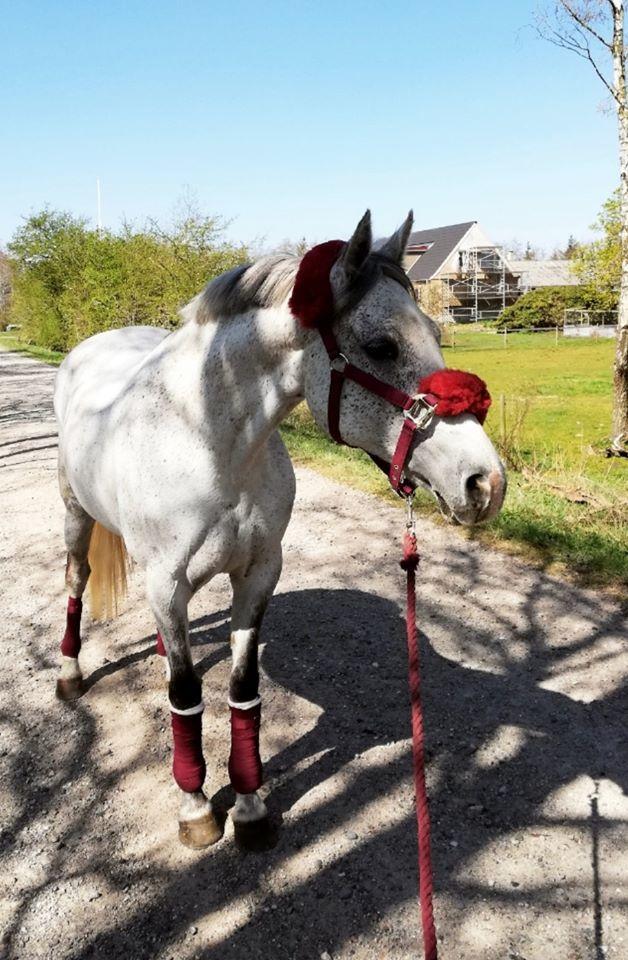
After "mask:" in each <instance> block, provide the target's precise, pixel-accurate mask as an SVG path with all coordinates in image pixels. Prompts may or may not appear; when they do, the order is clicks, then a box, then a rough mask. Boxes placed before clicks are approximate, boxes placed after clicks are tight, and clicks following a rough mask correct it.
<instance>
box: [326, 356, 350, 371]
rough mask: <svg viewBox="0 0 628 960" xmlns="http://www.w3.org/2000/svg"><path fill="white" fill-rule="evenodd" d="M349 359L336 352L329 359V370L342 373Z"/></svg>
mask: <svg viewBox="0 0 628 960" xmlns="http://www.w3.org/2000/svg"><path fill="white" fill-rule="evenodd" d="M348 363H349V361H348V360H347V358H346V357H345V355H344V353H337V354H336V356H335V357H332V358H331V360H330V361H329V367H330V369H331V370H336V371H337V373H344V372H345V367H346V366H347V364H348Z"/></svg>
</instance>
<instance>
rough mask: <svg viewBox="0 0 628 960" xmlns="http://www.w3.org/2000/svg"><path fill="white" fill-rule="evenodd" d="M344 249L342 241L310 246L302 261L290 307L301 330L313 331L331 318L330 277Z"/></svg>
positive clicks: (332, 300) (332, 301) (332, 303)
mask: <svg viewBox="0 0 628 960" xmlns="http://www.w3.org/2000/svg"><path fill="white" fill-rule="evenodd" d="M344 246H345V242H344V240H328V241H327V242H326V243H319V244H318V245H317V246H316V247H312V249H311V250H308V252H307V253H306V254H305V256H304V257H303V259H302V260H301V264H300V266H299V272H298V273H297V278H296V280H295V281H294V287H293V289H292V296H291V297H290V302H289V307H290V309H291V310H292V313H293V314H294V316H295V317H296V318H297V320H300V322H301V324H302V325H303V326H304V327H308V328H309V329H311V330H315V329H316V328H317V327H319V326H320V325H321V324H322V323H326V322H327V323H328V322H329V321H330V320H331V318H332V316H333V313H334V298H333V294H332V291H331V283H330V282H329V274H330V272H331V268H332V267H333V265H334V264H335V262H336V260H337V259H338V257H339V256H340V254H341V252H342V249H343V247H344Z"/></svg>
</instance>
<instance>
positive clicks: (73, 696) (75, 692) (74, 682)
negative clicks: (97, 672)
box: [56, 677, 85, 702]
mask: <svg viewBox="0 0 628 960" xmlns="http://www.w3.org/2000/svg"><path fill="white" fill-rule="evenodd" d="M84 693H85V684H84V683H83V678H82V677H69V678H68V677H59V679H58V680H57V689H56V694H57V698H58V699H59V700H63V701H65V702H67V701H69V700H78V698H79V697H82V696H83V694H84Z"/></svg>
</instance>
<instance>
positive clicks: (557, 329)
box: [556, 324, 558, 346]
mask: <svg viewBox="0 0 628 960" xmlns="http://www.w3.org/2000/svg"><path fill="white" fill-rule="evenodd" d="M556 346H558V324H556Z"/></svg>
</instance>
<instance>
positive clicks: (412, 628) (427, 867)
mask: <svg viewBox="0 0 628 960" xmlns="http://www.w3.org/2000/svg"><path fill="white" fill-rule="evenodd" d="M408 506H409V511H410V516H411V509H412V507H411V501H408ZM419 559H420V557H419V554H418V550H417V542H416V535H415V533H414V529H413V526H412V521H411V520H410V523H409V525H408V529H407V530H406V532H405V534H404V538H403V559H402V560H401V561H400V564H401V567H402V569H403V570H405V571H406V574H407V591H406V601H407V602H406V628H407V640H408V680H409V684H410V705H411V710H412V757H413V761H414V792H415V796H416V819H417V825H418V833H419V904H420V907H421V925H422V927H423V950H424V954H425V960H437V947H436V927H435V925H434V910H433V907H432V894H433V880H432V854H431V849H430V811H429V804H428V799H427V788H426V786H425V733H424V730H423V709H422V706H421V672H420V667H419V638H418V634H417V625H416V569H417V567H418V565H419Z"/></svg>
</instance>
